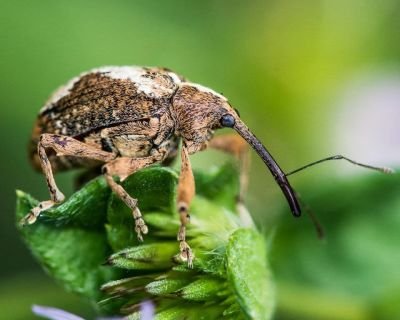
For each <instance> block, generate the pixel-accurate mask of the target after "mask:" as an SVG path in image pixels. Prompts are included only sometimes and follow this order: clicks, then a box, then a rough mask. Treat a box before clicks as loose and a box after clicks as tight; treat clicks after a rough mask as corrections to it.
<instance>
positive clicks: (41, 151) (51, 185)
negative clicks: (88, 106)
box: [20, 133, 115, 225]
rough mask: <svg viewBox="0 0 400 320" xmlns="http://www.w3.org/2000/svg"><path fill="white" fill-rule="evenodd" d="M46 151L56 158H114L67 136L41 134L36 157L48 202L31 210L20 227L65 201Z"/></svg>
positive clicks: (106, 159) (101, 159) (41, 203)
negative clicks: (44, 181)
mask: <svg viewBox="0 0 400 320" xmlns="http://www.w3.org/2000/svg"><path fill="white" fill-rule="evenodd" d="M47 149H52V150H54V151H55V152H56V154H57V156H75V157H80V158H88V159H93V160H98V161H102V162H107V161H110V160H111V159H113V158H115V155H114V154H112V153H109V152H105V151H102V150H100V149H97V148H95V147H92V146H89V145H87V144H85V143H83V142H81V141H78V140H76V139H74V138H71V137H68V136H63V135H58V134H50V133H44V134H42V135H41V136H40V139H39V143H38V155H39V161H40V165H41V168H42V171H43V173H44V175H45V177H46V182H47V187H48V189H49V193H50V200H46V201H42V202H40V203H39V204H38V205H37V206H36V207H35V208H33V209H32V210H31V211H30V212H29V213H28V214H27V215H26V216H25V217H24V218H22V220H21V222H20V224H21V225H26V224H32V223H34V222H35V221H36V219H37V218H38V216H39V215H40V213H41V212H42V211H44V210H47V209H50V208H51V207H53V206H54V205H55V204H59V203H61V202H63V201H64V199H65V196H64V194H63V193H62V192H61V191H60V190H59V189H58V187H57V184H56V182H55V180H54V175H53V170H52V168H51V163H50V160H49V158H48V155H47V153H46V150H47Z"/></svg>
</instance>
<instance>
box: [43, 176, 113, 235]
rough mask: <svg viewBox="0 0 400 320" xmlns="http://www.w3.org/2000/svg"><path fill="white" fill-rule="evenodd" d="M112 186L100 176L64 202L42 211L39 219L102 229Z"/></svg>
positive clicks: (53, 222) (60, 224) (59, 223)
mask: <svg viewBox="0 0 400 320" xmlns="http://www.w3.org/2000/svg"><path fill="white" fill-rule="evenodd" d="M109 196H110V188H109V187H108V186H107V183H106V181H105V179H104V178H103V177H98V178H96V179H94V180H92V181H90V182H89V183H87V184H86V185H85V186H84V187H82V188H81V189H80V190H78V191H77V192H75V193H74V194H73V195H72V196H71V197H69V198H68V199H67V200H66V201H65V202H64V203H62V204H60V205H59V206H57V207H54V208H51V209H49V210H46V211H44V212H42V213H41V214H40V216H39V218H38V220H39V221H44V222H50V223H52V224H55V225H57V226H62V225H74V226H80V227H84V228H89V229H102V228H103V226H104V223H105V222H106V213H107V203H108V198H109Z"/></svg>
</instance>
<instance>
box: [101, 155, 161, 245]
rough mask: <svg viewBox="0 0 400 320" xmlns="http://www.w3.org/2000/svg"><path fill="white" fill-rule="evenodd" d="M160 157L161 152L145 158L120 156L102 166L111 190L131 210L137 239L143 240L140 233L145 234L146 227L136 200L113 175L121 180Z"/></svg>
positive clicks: (159, 159) (158, 159)
mask: <svg viewBox="0 0 400 320" xmlns="http://www.w3.org/2000/svg"><path fill="white" fill-rule="evenodd" d="M162 158H163V157H162V155H161V154H156V155H153V156H150V157H145V158H129V157H120V158H116V159H115V160H112V161H110V162H108V163H107V164H105V165H104V166H103V172H104V176H105V178H106V181H107V183H108V185H109V186H110V188H111V190H112V191H114V192H115V193H116V194H117V196H118V197H119V198H120V199H121V200H122V201H123V202H124V203H125V204H126V205H127V206H128V207H129V208H130V209H131V210H132V215H133V218H134V220H135V231H136V233H137V237H138V239H139V241H143V236H142V234H147V232H148V228H147V225H146V223H145V222H144V220H143V218H142V214H141V213H140V210H139V208H138V206H137V202H138V201H137V199H135V198H133V197H131V196H130V195H129V194H128V192H126V190H125V189H124V188H123V187H122V186H121V185H120V184H118V183H117V182H115V181H114V179H113V176H118V177H119V178H120V179H121V181H123V180H125V179H126V178H127V177H128V176H129V175H131V174H132V173H134V172H136V171H138V170H140V169H143V168H145V167H148V166H150V165H152V164H153V163H155V162H158V161H161V160H162Z"/></svg>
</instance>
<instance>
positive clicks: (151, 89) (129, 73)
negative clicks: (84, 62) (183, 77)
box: [92, 66, 180, 98]
mask: <svg viewBox="0 0 400 320" xmlns="http://www.w3.org/2000/svg"><path fill="white" fill-rule="evenodd" d="M92 72H101V73H105V75H106V76H107V77H110V78H112V79H119V80H123V79H129V80H130V81H132V82H133V83H134V84H135V85H136V88H137V91H138V93H144V94H145V95H147V96H149V97H152V98H161V97H165V96H168V95H172V94H173V93H174V92H175V90H174V89H173V88H167V87H165V86H163V85H161V84H160V83H157V82H156V81H154V80H153V79H151V78H148V77H144V76H145V75H146V74H147V73H148V71H146V70H145V69H143V68H141V67H113V66H110V67H102V68H99V69H95V70H92ZM168 75H169V76H170V77H171V78H172V81H173V82H174V83H176V84H179V83H180V80H179V78H178V76H176V75H175V74H173V73H172V72H170V73H168ZM173 75H174V76H173Z"/></svg>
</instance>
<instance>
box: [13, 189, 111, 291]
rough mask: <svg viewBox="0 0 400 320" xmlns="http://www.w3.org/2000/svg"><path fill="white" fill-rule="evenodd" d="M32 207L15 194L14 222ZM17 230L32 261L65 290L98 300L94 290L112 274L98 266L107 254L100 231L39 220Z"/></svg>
mask: <svg viewBox="0 0 400 320" xmlns="http://www.w3.org/2000/svg"><path fill="white" fill-rule="evenodd" d="M36 204H37V201H36V200H34V199H33V198H32V197H31V196H29V195H27V194H25V193H23V192H21V191H18V192H17V219H18V221H19V219H20V218H21V217H23V216H24V215H25V214H27V213H28V212H29V210H31V209H32V208H33V207H34V206H35V205H36ZM19 228H20V232H21V234H22V237H23V238H24V241H25V242H26V244H27V245H28V247H29V248H30V250H31V251H32V253H33V255H34V256H35V258H36V259H37V260H38V261H39V262H40V264H41V265H42V266H43V267H44V268H45V270H46V271H47V272H48V273H49V274H50V275H51V276H52V277H54V278H55V279H56V280H57V281H58V282H60V283H62V285H63V286H64V287H65V288H66V289H67V290H69V291H73V292H76V293H79V294H82V295H84V296H86V297H90V298H93V299H97V298H98V297H99V290H98V288H99V287H100V285H101V284H102V283H104V281H105V280H106V279H110V278H111V275H112V273H113V271H112V270H111V269H109V268H107V267H103V266H101V264H102V263H103V262H104V261H106V259H107V257H108V255H109V254H110V248H109V246H108V244H107V241H106V240H107V239H106V237H105V234H104V232H101V231H98V230H93V229H80V228H78V227H75V226H74V227H72V226H63V227H59V226H55V225H54V224H52V223H44V222H39V221H38V222H36V223H35V224H33V225H27V226H24V227H19Z"/></svg>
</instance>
